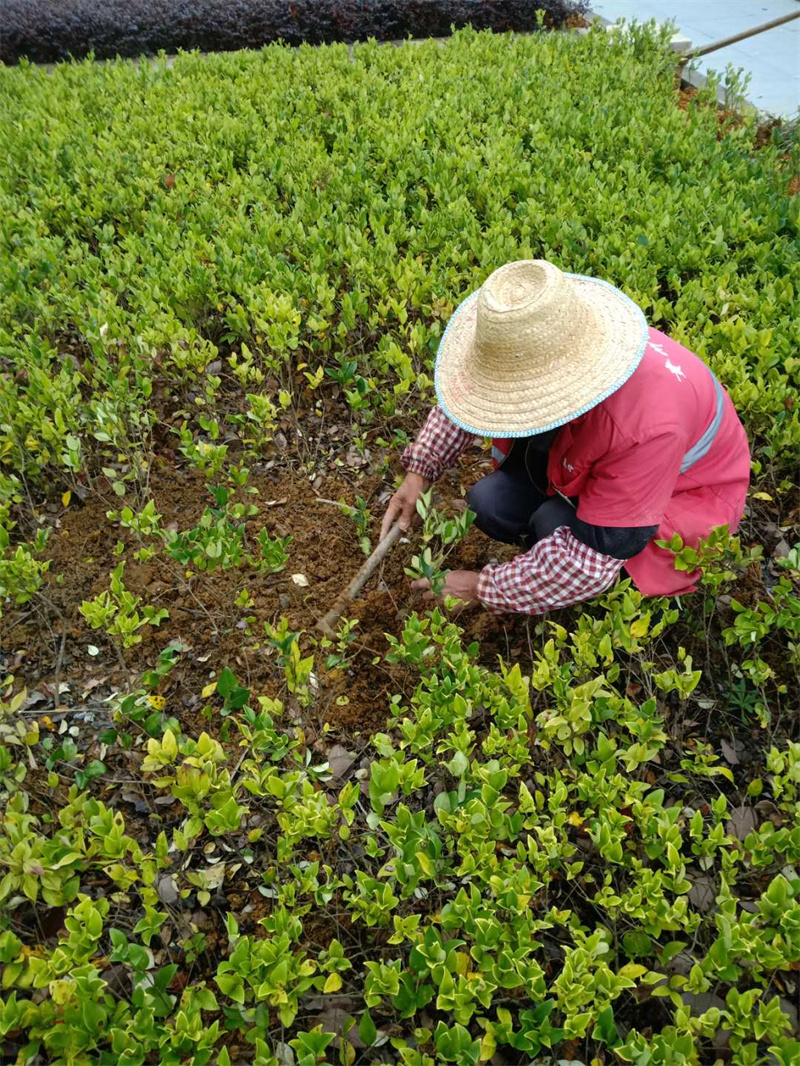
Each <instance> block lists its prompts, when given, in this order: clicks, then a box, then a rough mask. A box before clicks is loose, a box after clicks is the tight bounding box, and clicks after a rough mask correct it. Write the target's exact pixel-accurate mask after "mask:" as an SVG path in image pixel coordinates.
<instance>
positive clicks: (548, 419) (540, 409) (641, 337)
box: [435, 274, 647, 437]
mask: <svg viewBox="0 0 800 1066" xmlns="http://www.w3.org/2000/svg"><path fill="white" fill-rule="evenodd" d="M566 277H568V278H570V280H571V283H572V285H573V286H574V287H575V289H576V290H577V293H578V294H579V296H580V298H581V300H582V301H583V302H584V303H585V304H586V305H588V308H589V310H590V313H591V318H592V331H591V335H587V336H586V337H585V343H582V344H581V345H580V348H579V350H573V351H570V352H569V353H568V354H567V355H566V356H564V355H561V356H559V358H558V359H553V360H550V361H549V362H547V363H546V364H545V365H541V364H540V365H538V366H536V367H535V368H533V369H532V368H531V367H530V366H529V365H526V364H525V363H521V364H520V365H519V366H518V367H516V368H515V367H514V366H511V365H509V366H508V367H507V368H505V367H504V370H503V375H502V377H500V376H499V375H497V374H494V375H492V374H490V373H489V372H488V371H487V369H486V367H485V366H483V365H482V362H481V359H480V355H479V353H478V351H477V349H476V345H475V334H476V324H477V307H478V303H477V301H478V295H479V293H478V292H474V293H472V295H471V296H468V297H467V298H466V300H464V301H463V303H462V304H460V306H459V307H458V308H457V309H456V311H455V313H454V314H453V317H452V318H451V319H450V322H449V324H448V326H447V329H446V330H445V333H444V336H443V337H442V340H441V343H440V345H439V352H438V354H437V357H436V378H435V386H436V395H437V398H438V401H439V405H440V406H441V408H442V410H443V411H444V413H445V414H446V415H447V417H448V418H449V419H450V421H451V422H454V423H455V424H456V425H457V426H460V427H461V428H462V429H466V430H467V431H468V432H470V433H474V434H475V435H476V436H484V437H486V436H496V437H527V436H530V435H531V434H533V433H544V432H546V431H547V430H550V429H556V428H557V427H558V426H563V425H565V424H566V423H567V422H571V421H572V419H574V418H577V417H578V416H579V415H582V414H585V413H586V412H587V411H590V410H591V409H592V408H593V407H596V406H597V404H599V403H601V402H602V401H603V400H605V399H606V398H607V397H608V396H610V395H611V394H612V393H613V392H616V390H617V389H619V388H620V387H621V386H622V385H624V384H625V382H626V381H627V380H628V378H629V377H630V376H631V374H633V372H634V370H635V369H636V367H637V366H638V365H639V363H640V362H641V361H642V357H643V356H644V350H645V345H646V344H647V321H646V319H645V317H644V314H643V313H642V310H641V308H640V307H638V306H637V304H636V303H635V302H634V301H633V300H631V298H630V297H629V296H626V295H625V293H623V292H621V291H620V290H619V289H617V288H615V287H614V286H613V285H610V284H609V283H608V282H606V281H601V280H600V279H599V278H590V277H585V276H584V275H582V274H566Z"/></svg>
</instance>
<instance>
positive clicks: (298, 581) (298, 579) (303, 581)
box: [292, 574, 308, 589]
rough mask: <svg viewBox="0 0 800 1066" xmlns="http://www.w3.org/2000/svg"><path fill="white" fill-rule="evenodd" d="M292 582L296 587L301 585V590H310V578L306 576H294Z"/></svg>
mask: <svg viewBox="0 0 800 1066" xmlns="http://www.w3.org/2000/svg"><path fill="white" fill-rule="evenodd" d="M292 581H294V583H295V585H299V586H300V588H301V589H305V588H308V578H307V577H306V575H305V574H292Z"/></svg>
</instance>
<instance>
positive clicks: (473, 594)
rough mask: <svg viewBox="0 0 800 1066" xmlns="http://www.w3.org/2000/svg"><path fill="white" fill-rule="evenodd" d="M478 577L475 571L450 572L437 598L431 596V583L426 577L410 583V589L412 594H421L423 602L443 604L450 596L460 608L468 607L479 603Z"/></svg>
mask: <svg viewBox="0 0 800 1066" xmlns="http://www.w3.org/2000/svg"><path fill="white" fill-rule="evenodd" d="M480 576H481V575H480V574H479V573H477V572H476V571H475V570H451V571H450V573H449V574H448V575H447V579H446V581H445V583H444V588H443V589H442V591H441V592H440V593H439V595H438V596H435V595H434V594H433V591H432V590H431V583H430V581H428V579H427V577H421V578H419V579H418V580H417V581H412V582H411V588H412V589H413V590H414V592H421V593H422V598H423V599H424V600H436V601H437V602H439V603H444V601H445V599H446V598H447V597H448V596H452V597H453V599H455V600H459V601H460V604H461V606H463V607H468V606H470V605H471V604H475V603H478V602H480V601H479V600H478V579H479V578H480Z"/></svg>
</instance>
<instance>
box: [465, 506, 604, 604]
mask: <svg viewBox="0 0 800 1066" xmlns="http://www.w3.org/2000/svg"><path fill="white" fill-rule="evenodd" d="M623 562H624V561H623V560H622V559H613V558H612V557H611V556H610V555H603V554H601V553H600V552H597V551H595V550H594V549H593V548H590V547H588V545H586V544H582V543H581V542H580V541H579V540H578V539H577V538H576V537H575V536H574V535H573V533H572V530H571V529H569V528H568V527H567V526H560V527H559V528H558V529H556V530H555V531H554V532H553V533H551V534H550V536H549V537H545V538H544V539H543V540H540V541H539V542H538V543H537V544H535V545H534V546H533V547H532V548H531V550H530V551H529V552H525V553H524V554H523V555H518V556H517V557H516V558H515V559H512V560H511V562H510V563H504V564H503V565H502V566H487V567H485V568H484V569H483V570H482V571H481V574H480V578H479V580H478V599H479V600H480V601H481V603H482V604H483V605H484V607H486V608H487V609H488V610H489V611H492V612H493V613H495V614H501V613H503V612H505V611H514V612H516V613H518V614H544V613H545V612H546V611H554V610H556V609H557V608H559V607H569V606H570V604H573V603H580V602H582V601H583V600H590V599H592V598H593V597H594V596H599V595H600V593H601V592H605V590H606V589H607V588H608V587H609V586H610V585H611V584H613V582H614V580H615V578H616V576H617V574H618V573H619V572H620V570H621V569H622V566H623Z"/></svg>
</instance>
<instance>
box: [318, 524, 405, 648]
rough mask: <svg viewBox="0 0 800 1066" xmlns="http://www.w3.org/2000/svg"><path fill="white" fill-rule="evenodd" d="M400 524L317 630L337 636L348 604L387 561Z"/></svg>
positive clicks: (390, 531) (340, 597)
mask: <svg viewBox="0 0 800 1066" xmlns="http://www.w3.org/2000/svg"><path fill="white" fill-rule="evenodd" d="M400 532H401V530H400V523H399V522H395V524H394V525H393V526H392V528H391V529H390V530H389V532H388V533H387V534H386V536H385V537H384V538H383V540H382V541H381V542H380V544H379V545H378V547H377V548H376V549H375V551H374V552H373V553H372V555H370V557H369V559H367V561H366V562H365V563H364V565H363V566H362V567H361V569H360V570H359V571H358V573H357V574H356V576H355V577H354V578H353V580H352V581H351V582H350V584H349V585H348V586H347V588H346V589H345V590H344V592H343V593H342V594H341V595H340V596H338V597H337V599H336V601H335V603H334V604H333V606H332V607H331V609H330V610H329V611H328V613H327V614H326V615H325V617H324V618H320V620H319V621H318V622H317V629H320V630H322V632H323V633H324V634H325V636H326V637H333V636H335V635H336V633H335V631H334V626H335V625H336V623H337V622H338V621H339V619H340V618H341V616H342V614H343V613H344V610H345V608H346V607H347V605H348V603H351V602H352V601H353V600H354V599H355V598H356V596H357V595H358V594H359V592H360V591H361V590H362V589H363V587H364V586H365V585H366V583H367V582H368V581H369V579H370V578H371V577H372V575H373V574H374V573H375V571H376V570H377V569H378V567H379V566H380V564H381V563H382V562H383V560H384V559H385V557H386V555H387V554H388V552H389V549H390V548H391V547H392V545H393V544H394V543H395V542H396V541H397V540H398V539H399V537H400Z"/></svg>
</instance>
